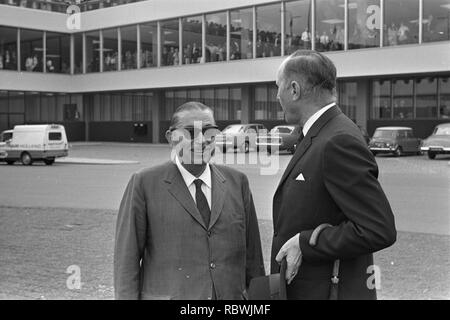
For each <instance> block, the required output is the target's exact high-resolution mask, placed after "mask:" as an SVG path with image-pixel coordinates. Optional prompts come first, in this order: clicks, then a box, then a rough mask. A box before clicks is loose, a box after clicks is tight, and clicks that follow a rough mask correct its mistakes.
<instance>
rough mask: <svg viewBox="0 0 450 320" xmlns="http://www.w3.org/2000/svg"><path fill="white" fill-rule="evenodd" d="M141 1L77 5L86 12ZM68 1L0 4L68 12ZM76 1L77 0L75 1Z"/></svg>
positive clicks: (8, 0)
mask: <svg viewBox="0 0 450 320" xmlns="http://www.w3.org/2000/svg"><path fill="white" fill-rule="evenodd" d="M139 1H144V0H89V1H83V2H81V1H80V3H79V4H77V5H78V7H79V8H80V10H81V11H82V12H84V11H90V10H96V9H103V8H109V7H114V6H118V5H122V4H128V3H133V2H139ZM68 3H70V2H68V1H66V0H0V4H6V5H10V6H16V7H24V8H30V9H39V10H46V11H54V12H61V13H66V10H67V6H68ZM74 3H76V2H75V1H74Z"/></svg>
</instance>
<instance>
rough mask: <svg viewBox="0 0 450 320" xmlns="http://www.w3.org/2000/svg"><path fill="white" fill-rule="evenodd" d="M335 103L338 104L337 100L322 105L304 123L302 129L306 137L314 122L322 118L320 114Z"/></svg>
mask: <svg viewBox="0 0 450 320" xmlns="http://www.w3.org/2000/svg"><path fill="white" fill-rule="evenodd" d="M335 105H336V102H332V103H330V104H327V105H326V106H325V107H322V108H321V109H320V110H319V111H317V112H316V113H314V114H313V115H312V116H311V117H310V118H309V119H308V120H307V121H306V122H305V124H304V125H303V129H302V131H303V135H304V136H305V137H306V134H307V133H308V131H309V129H311V127H312V125H313V124H314V122H316V121H317V120H318V119H319V118H320V116H321V115H323V114H324V113H325V111H327V110H328V109H330V108H331V107H334V106H335Z"/></svg>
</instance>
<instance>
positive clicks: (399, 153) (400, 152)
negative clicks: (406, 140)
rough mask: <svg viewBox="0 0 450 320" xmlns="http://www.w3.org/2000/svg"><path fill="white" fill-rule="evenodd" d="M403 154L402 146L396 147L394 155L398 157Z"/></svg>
mask: <svg viewBox="0 0 450 320" xmlns="http://www.w3.org/2000/svg"><path fill="white" fill-rule="evenodd" d="M402 154H403V149H402V147H397V149H395V151H394V156H396V157H401V156H402Z"/></svg>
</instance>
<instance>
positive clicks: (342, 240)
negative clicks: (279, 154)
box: [271, 106, 396, 299]
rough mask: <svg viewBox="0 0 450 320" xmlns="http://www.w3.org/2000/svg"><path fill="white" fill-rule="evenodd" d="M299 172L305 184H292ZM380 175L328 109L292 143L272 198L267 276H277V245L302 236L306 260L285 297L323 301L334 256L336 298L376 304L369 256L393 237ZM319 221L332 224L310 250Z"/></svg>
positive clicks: (344, 122) (351, 127)
mask: <svg viewBox="0 0 450 320" xmlns="http://www.w3.org/2000/svg"><path fill="white" fill-rule="evenodd" d="M300 174H302V175H303V179H304V181H301V180H296V178H297V177H298V176H299V175H300ZM377 178H378V167H377V164H376V162H375V159H374V157H373V155H372V153H371V152H370V150H369V149H368V148H367V145H366V143H365V141H364V138H363V136H362V134H361V132H360V130H359V128H358V127H357V126H356V125H355V124H354V123H353V122H352V121H351V120H350V119H349V118H347V117H346V116H345V115H344V114H343V113H342V112H341V111H340V109H339V107H337V106H334V107H331V108H330V109H329V110H327V111H326V112H325V113H324V114H322V116H321V117H320V118H319V119H318V120H317V121H316V122H315V123H314V124H313V126H312V127H311V128H310V130H309V131H308V133H307V135H306V136H305V138H304V139H303V140H302V141H301V142H300V143H299V145H298V146H297V149H296V152H295V154H294V156H293V157H292V159H291V161H290V163H289V164H288V166H287V168H286V170H285V172H284V174H283V176H282V178H281V181H280V183H279V186H278V188H277V190H276V192H275V195H274V198H273V224H274V235H273V242H272V259H271V272H272V273H276V272H278V264H277V262H276V261H275V257H276V255H277V253H278V251H279V250H280V248H281V247H282V246H283V244H284V243H285V242H286V241H287V240H289V239H290V238H291V237H293V236H294V235H296V234H297V233H299V232H300V248H301V252H302V255H303V261H302V264H301V266H300V268H299V271H298V273H297V276H296V277H295V278H294V280H293V281H292V282H291V284H290V285H289V286H288V288H287V291H288V292H287V294H288V298H289V299H328V293H329V289H330V282H331V281H330V278H331V274H332V268H333V261H334V260H335V259H341V266H340V277H339V278H340V281H339V296H338V298H339V299H376V291H375V289H371V288H372V286H368V285H367V283H368V282H369V284H372V281H370V279H369V276H371V275H372V273H370V270H371V269H369V270H368V267H369V266H371V265H373V256H372V253H373V252H375V251H378V250H380V249H383V248H386V247H388V246H390V245H392V244H393V243H394V242H395V240H396V229H395V225H394V217H393V214H392V210H391V207H390V205H389V202H388V200H387V198H386V196H385V194H384V192H383V190H382V188H381V186H380V184H379V182H378V180H377ZM322 223H330V224H332V225H333V227H330V228H326V229H324V230H323V231H322V232H321V234H320V235H319V238H318V242H317V245H316V246H315V247H311V246H310V245H309V239H310V237H311V234H312V231H313V230H314V229H315V228H316V227H317V226H319V225H320V224H322ZM368 272H369V273H368ZM368 279H369V281H368Z"/></svg>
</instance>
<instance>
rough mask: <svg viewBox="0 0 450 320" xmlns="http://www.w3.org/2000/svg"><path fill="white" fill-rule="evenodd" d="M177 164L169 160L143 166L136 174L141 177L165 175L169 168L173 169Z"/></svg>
mask: <svg viewBox="0 0 450 320" xmlns="http://www.w3.org/2000/svg"><path fill="white" fill-rule="evenodd" d="M175 166H176V165H175V164H174V163H173V162H172V161H167V162H164V163H162V164H159V165H156V166H153V167H147V168H143V169H141V170H139V171H137V172H136V173H135V176H137V177H138V178H140V179H147V178H157V177H160V176H163V175H165V174H166V173H167V172H168V171H169V170H173V169H174V167H175Z"/></svg>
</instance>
